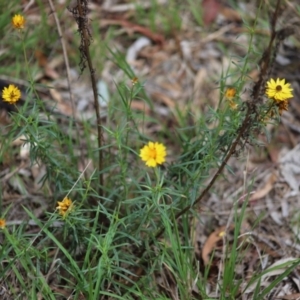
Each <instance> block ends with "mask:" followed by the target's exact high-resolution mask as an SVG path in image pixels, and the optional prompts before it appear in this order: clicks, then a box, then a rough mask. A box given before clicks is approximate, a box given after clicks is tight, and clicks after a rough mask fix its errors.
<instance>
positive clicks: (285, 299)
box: [275, 293, 300, 300]
mask: <svg viewBox="0 0 300 300" xmlns="http://www.w3.org/2000/svg"><path fill="white" fill-rule="evenodd" d="M275 299H280V300H299V299H300V293H296V294H290V295H285V296H281V297H277V298H275Z"/></svg>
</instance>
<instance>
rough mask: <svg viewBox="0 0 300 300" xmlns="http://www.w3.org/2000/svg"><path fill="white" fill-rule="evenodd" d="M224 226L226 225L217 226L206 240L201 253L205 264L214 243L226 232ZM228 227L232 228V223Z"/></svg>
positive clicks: (214, 245)
mask: <svg viewBox="0 0 300 300" xmlns="http://www.w3.org/2000/svg"><path fill="white" fill-rule="evenodd" d="M226 228H227V226H221V227H219V228H218V229H216V230H215V231H214V232H212V233H211V234H210V236H209V237H208V239H207V240H206V242H205V244H204V246H203V249H202V254H201V255H202V259H203V262H204V265H205V266H206V265H207V264H208V263H209V254H210V253H211V252H212V251H213V250H214V248H215V247H216V244H217V243H218V242H219V241H220V240H222V239H223V237H224V235H225V234H226ZM228 229H233V225H231V226H230V227H229V228H228Z"/></svg>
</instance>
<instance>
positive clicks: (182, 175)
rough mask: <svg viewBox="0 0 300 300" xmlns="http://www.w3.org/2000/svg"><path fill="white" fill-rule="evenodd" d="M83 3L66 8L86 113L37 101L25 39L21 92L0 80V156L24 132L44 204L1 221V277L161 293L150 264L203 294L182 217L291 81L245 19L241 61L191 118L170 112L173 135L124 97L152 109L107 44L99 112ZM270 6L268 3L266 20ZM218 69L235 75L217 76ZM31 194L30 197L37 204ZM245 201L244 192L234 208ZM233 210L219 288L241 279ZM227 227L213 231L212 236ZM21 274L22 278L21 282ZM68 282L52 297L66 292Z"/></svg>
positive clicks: (87, 289) (101, 293)
mask: <svg viewBox="0 0 300 300" xmlns="http://www.w3.org/2000/svg"><path fill="white" fill-rule="evenodd" d="M50 2H51V1H50ZM87 4H88V1H87V0H82V1H78V2H77V6H75V7H74V8H70V12H71V14H72V15H73V17H74V23H75V22H76V23H77V26H78V32H79V36H80V43H79V52H78V56H79V57H80V58H81V61H80V65H79V68H80V70H81V72H84V70H85V67H88V68H87V69H88V72H89V75H90V78H91V86H92V90H93V95H94V107H95V119H96V121H95V122H94V123H93V121H88V122H85V121H82V120H78V119H77V118H76V114H75V112H73V113H74V114H73V115H72V116H67V117H66V116H63V117H62V116H59V117H58V116H56V115H55V113H54V111H55V110H54V107H51V108H50V109H49V108H48V107H46V105H45V104H44V102H43V100H42V99H41V98H40V96H39V93H38V92H37V89H36V86H35V83H34V80H33V78H34V76H33V74H32V72H31V71H30V68H29V65H30V63H29V60H28V59H27V55H26V47H25V43H24V40H23V53H24V56H23V58H24V65H25V67H26V73H27V75H26V76H28V78H27V79H28V81H29V86H27V93H26V95H25V96H26V97H25V98H26V100H25V103H24V102H22V103H20V102H21V101H20V102H19V100H20V98H21V91H20V87H17V86H16V85H13V84H10V85H8V86H7V87H5V88H4V89H3V91H2V101H5V102H7V103H9V104H16V105H15V106H16V111H14V112H12V113H11V114H10V117H11V120H12V122H11V124H10V125H9V126H8V127H7V128H5V130H6V134H5V139H7V140H8V141H9V142H8V143H7V144H6V145H4V146H3V144H4V143H3V141H1V142H2V143H0V147H1V148H0V151H1V152H0V154H1V155H0V157H4V153H8V152H9V149H10V148H9V146H10V144H11V142H12V141H13V140H15V139H16V138H18V137H22V141H24V143H25V144H26V145H28V146H29V162H30V163H28V165H31V166H36V165H38V166H39V167H41V168H42V167H45V170H46V171H45V175H44V176H43V178H42V179H41V181H40V182H39V183H43V185H42V187H41V195H42V197H40V198H42V199H43V201H48V202H49V203H50V204H49V203H47V204H49V205H48V206H47V205H45V208H44V210H45V211H43V212H42V213H40V212H37V215H38V217H37V216H36V215H35V213H34V212H33V211H35V206H34V205H32V206H31V207H30V205H28V204H27V205H24V211H25V212H26V217H27V216H28V217H29V219H30V223H28V222H27V221H24V225H23V224H21V225H20V226H19V224H18V225H16V227H12V228H11V229H10V230H11V232H10V230H6V229H5V234H6V238H7V240H8V241H9V243H6V244H5V246H4V247H5V250H4V251H2V253H3V255H4V260H5V261H8V262H9V263H7V265H8V267H7V266H6V267H5V268H4V269H3V271H0V278H1V277H3V276H4V275H5V276H8V277H9V276H13V279H14V280H12V281H13V282H17V283H18V284H19V285H20V286H22V287H23V290H24V295H21V297H23V298H28V299H30V298H32V295H35V294H36V291H37V290H38V291H39V293H41V295H42V296H43V298H45V299H58V298H59V297H57V293H56V292H54V290H55V291H56V290H57V291H58V290H59V288H57V289H56V286H55V285H57V286H62V285H66V286H65V288H66V291H67V292H69V295H68V297H74V298H81V297H84V298H87V299H98V298H101V297H102V298H105V297H111V298H112V299H113V298H115V299H121V298H123V297H125V298H126V297H127V296H128V299H129V298H138V299H159V298H161V297H162V294H161V293H160V289H159V288H158V287H157V285H156V284H155V282H154V281H153V274H154V273H156V272H165V273H164V274H167V276H166V277H168V278H171V279H172V280H173V282H174V283H175V284H174V286H176V293H177V295H181V297H182V299H193V297H194V296H193V293H192V292H191V290H192V287H193V288H194V287H195V286H197V289H198V290H199V291H201V296H203V297H202V298H207V299H208V298H209V297H208V295H207V291H206V288H205V287H204V286H203V284H202V283H203V281H202V279H201V278H200V279H199V268H198V266H196V267H195V264H194V261H195V257H194V244H193V241H192V238H191V232H192V231H193V230H194V229H193V224H192V226H191V220H192V222H194V220H196V219H197V220H198V219H201V213H202V212H201V209H199V207H200V206H199V205H200V204H201V202H203V200H204V199H205V198H206V197H207V196H208V194H209V193H210V191H212V189H213V188H215V186H216V182H217V180H218V179H219V178H220V175H221V174H223V171H224V170H225V168H228V169H229V168H230V164H229V161H230V158H231V157H233V156H238V155H239V154H240V153H242V152H243V150H244V149H245V148H246V147H247V146H248V145H250V146H253V145H254V146H255V145H257V144H258V143H257V135H258V134H260V133H261V132H264V131H265V130H266V122H265V120H266V119H268V120H272V121H276V120H278V118H276V117H278V114H279V115H280V114H281V113H282V112H283V111H284V110H287V109H288V101H289V100H290V99H291V98H292V97H293V89H292V88H291V85H290V83H287V82H286V80H285V79H279V78H277V79H276V80H275V79H272V78H269V70H270V68H271V67H272V59H274V51H275V52H276V49H278V47H277V45H274V43H277V39H276V38H275V37H273V36H272V38H271V39H270V43H269V46H267V48H266V50H265V51H264V53H261V55H260V56H258V55H257V53H258V51H254V50H253V48H254V41H253V39H254V35H255V29H256V26H257V22H256V21H255V22H254V24H253V28H252V27H251V28H249V36H250V39H249V47H248V50H247V55H245V57H243V58H241V60H240V62H239V65H238V70H239V72H236V73H234V74H226V75H224V76H222V78H221V79H220V89H221V91H220V99H219V105H218V107H217V108H214V107H208V108H206V109H207V111H206V113H205V114H203V115H201V117H198V116H197V117H196V114H195V115H194V111H193V110H190V111H188V112H187V115H184V113H183V112H179V113H178V115H179V114H180V113H182V115H181V116H183V117H182V118H181V119H180V117H178V122H177V123H179V124H184V125H183V126H182V127H180V128H176V130H175V132H176V134H174V131H171V130H169V128H164V127H163V126H162V125H161V123H162V120H156V119H155V116H153V115H154V114H153V115H152V114H151V113H149V114H148V115H147V114H146V113H145V111H143V110H140V111H139V110H138V111H135V110H134V109H133V108H132V106H133V103H134V101H135V100H136V99H138V100H139V101H143V104H147V105H149V107H150V108H151V109H152V108H153V107H154V105H153V103H152V101H151V99H149V96H148V95H147V93H146V92H145V90H144V87H143V84H142V83H141V82H142V81H141V80H140V79H137V78H138V77H137V75H136V74H134V71H133V70H132V69H131V67H130V66H129V65H128V63H127V62H126V60H125V59H124V57H123V56H122V55H119V54H118V52H114V51H112V50H111V49H110V51H109V53H106V54H107V55H106V57H109V59H111V60H112V61H113V63H114V65H115V66H117V68H118V69H119V70H121V71H122V72H123V73H124V74H125V75H126V76H127V77H126V78H125V79H124V81H123V82H122V83H116V90H117V92H116V93H114V95H113V96H112V99H111V101H110V102H109V104H108V109H107V112H105V114H104V113H103V112H102V110H101V109H102V108H101V107H100V106H99V103H98V102H99V100H98V96H99V95H98V94H99V91H97V84H96V77H95V76H96V75H95V74H97V70H96V68H95V67H94V62H93V60H94V58H93V57H92V55H91V52H90V47H92V46H93V43H92V42H93V38H94V40H96V39H97V38H96V36H92V31H91V30H90V28H89V18H88V15H87V12H88V8H87ZM278 7H279V6H278ZM278 9H279V8H278ZM278 9H277V10H276V11H275V12H274V16H273V19H274V20H275V21H276V20H277V19H278ZM25 20H26V16H22V15H14V17H13V18H12V20H11V24H12V25H13V27H14V28H15V29H17V30H23V29H24V28H25V24H26V22H25ZM45 23H46V22H45ZM275 23H276V22H275ZM11 24H9V25H11ZM272 26H273V27H271V34H273V35H276V34H275V33H276V32H277V31H276V29H275V24H273V25H272ZM99 36H100V34H99ZM92 37H93V38H92ZM23 38H24V36H22V37H21V39H23ZM62 47H63V46H62ZM105 48H106V47H105ZM251 55H257V57H256V59H257V61H261V63H260V74H259V78H258V80H257V81H256V82H252V85H251V88H249V90H247V91H246V92H245V95H246V96H244V98H243V99H242V97H241V94H242V91H243V87H244V85H245V84H246V83H249V78H248V70H249V65H250V64H251V61H250V59H249V57H250V56H251ZM228 78H230V80H232V82H234V83H233V84H232V82H231V83H229V84H227V82H226V80H228ZM126 82H128V84H127V83H126ZM226 86H230V87H229V88H226ZM22 92H23V89H22ZM243 92H244V91H243ZM153 111H154V110H153ZM277 112H278V114H277ZM103 116H105V117H103ZM191 116H192V117H193V118H190V119H189V117H191ZM56 118H57V119H59V121H57V119H56ZM185 119H186V120H185ZM148 122H149V123H151V124H155V125H159V126H160V127H159V128H160V130H161V131H162V132H160V131H159V130H157V132H155V134H152V135H151V134H150V133H149V132H148V131H146V130H145V129H146V127H147V126H146V125H145V124H146V123H148ZM177 123H176V124H177ZM79 125H80V126H79ZM166 127H168V126H166ZM166 136H169V137H170V141H169V142H170V144H172V143H173V144H174V145H176V147H174V148H175V149H176V151H172V150H171V149H169V143H167V141H165V137H166ZM149 140H150V142H148V141H149ZM166 145H168V149H167V147H166ZM174 153H175V154H174ZM87 162H89V163H87ZM89 164H91V165H89ZM149 168H153V169H154V172H153V170H152V169H149ZM11 173H13V172H11ZM70 192H72V195H73V194H74V198H73V199H76V206H75V204H74V202H73V201H72V199H71V198H69V196H66V197H62V196H61V195H66V194H67V195H69V193H70ZM24 194H26V193H24ZM28 194H29V193H27V194H26V195H28ZM26 197H27V198H30V197H31V195H30V196H26ZM26 197H25V196H24V197H23V198H26ZM40 198H38V200H36V201H35V202H33V203H34V204H35V203H39V201H41V200H40ZM30 199H31V198H30ZM44 199H46V200H44ZM28 207H30V208H31V209H30V208H28ZM49 207H50V208H49ZM0 208H1V207H0ZM245 209H246V202H245V203H244V204H243V206H242V214H244V213H245ZM236 211H237V210H236ZM0 213H1V210H0ZM239 217H240V216H239ZM235 218H236V220H235V224H236V229H235V232H234V246H235V247H234V250H233V251H232V252H233V253H234V255H233V256H232V257H230V259H229V260H228V262H226V263H227V264H225V267H224V273H223V275H224V276H223V277H224V280H223V282H218V286H220V288H221V289H222V291H221V294H222V297H223V298H222V299H225V298H226V297H227V293H228V291H230V292H232V295H231V298H232V299H233V298H234V299H235V298H236V297H237V289H238V288H239V287H235V286H233V284H236V283H237V282H238V281H237V280H236V278H235V276H236V274H235V272H234V266H235V263H236V261H237V255H238V251H237V250H236V249H237V246H238V242H239V237H238V235H239V229H240V228H241V226H242V221H243V220H242V216H241V218H239V219H238V218H237V213H236V214H235ZM24 220H27V219H26V218H24ZM26 222H27V223H26ZM5 224H6V223H5V220H4V219H0V228H5ZM28 226H35V227H34V228H37V229H38V230H35V231H34V234H33V235H31V232H32V231H29V233H27V232H26V230H27V227H28ZM19 236H21V237H22V238H20V239H19ZM226 236H227V235H226V232H225V231H222V238H224V239H226ZM53 249H55V254H53ZM28 253H29V254H30V255H28ZM235 255H236V256H235ZM11 266H12V267H11ZM37 266H38V267H37ZM0 269H1V268H0ZM8 270H12V271H10V272H8ZM6 272H8V273H9V275H6ZM52 272H53V273H55V275H56V274H58V276H56V277H55V280H53V282H54V283H53V285H54V286H55V288H53V286H52V285H51V286H50V284H49V283H48V281H47V280H45V276H44V274H52ZM207 272H208V271H207ZM11 274H13V275H11ZM26 274H30V275H32V276H26ZM225 275H226V276H225ZM49 276H50V275H49ZM27 277H29V278H27ZM36 278H38V280H37V281H36ZM70 278H72V280H70ZM33 279H34V280H33ZM28 283H29V284H28ZM27 285H29V286H30V289H26V287H27ZM187 286H188V288H187ZM19 290H20V289H19V288H14V289H12V292H13V293H15V294H14V295H13V296H14V298H17V296H18V298H20V295H16V292H15V291H19ZM66 291H64V293H63V292H61V294H62V295H59V296H61V297H66V294H67V292H66ZM124 295H125V296H124ZM163 297H165V295H163ZM176 297H177V296H176ZM177 298H178V297H177ZM226 299H227V298H226Z"/></svg>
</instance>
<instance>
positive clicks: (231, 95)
mask: <svg viewBox="0 0 300 300" xmlns="http://www.w3.org/2000/svg"><path fill="white" fill-rule="evenodd" d="M235 95H236V89H235V88H233V87H231V88H228V89H227V90H226V91H225V98H226V99H227V100H228V103H229V106H230V108H231V109H233V110H236V109H237V107H238V104H237V103H236V102H235V101H234V97H235Z"/></svg>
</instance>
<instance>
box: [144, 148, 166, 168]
mask: <svg viewBox="0 0 300 300" xmlns="http://www.w3.org/2000/svg"><path fill="white" fill-rule="evenodd" d="M166 155H167V152H166V147H165V146H164V145H163V144H160V143H157V142H155V143H153V142H149V143H148V145H145V146H144V147H143V148H142V149H141V150H140V158H141V159H142V160H143V161H145V162H146V166H148V167H156V166H157V165H161V164H162V163H164V162H165V161H166V159H165V156H166Z"/></svg>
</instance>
